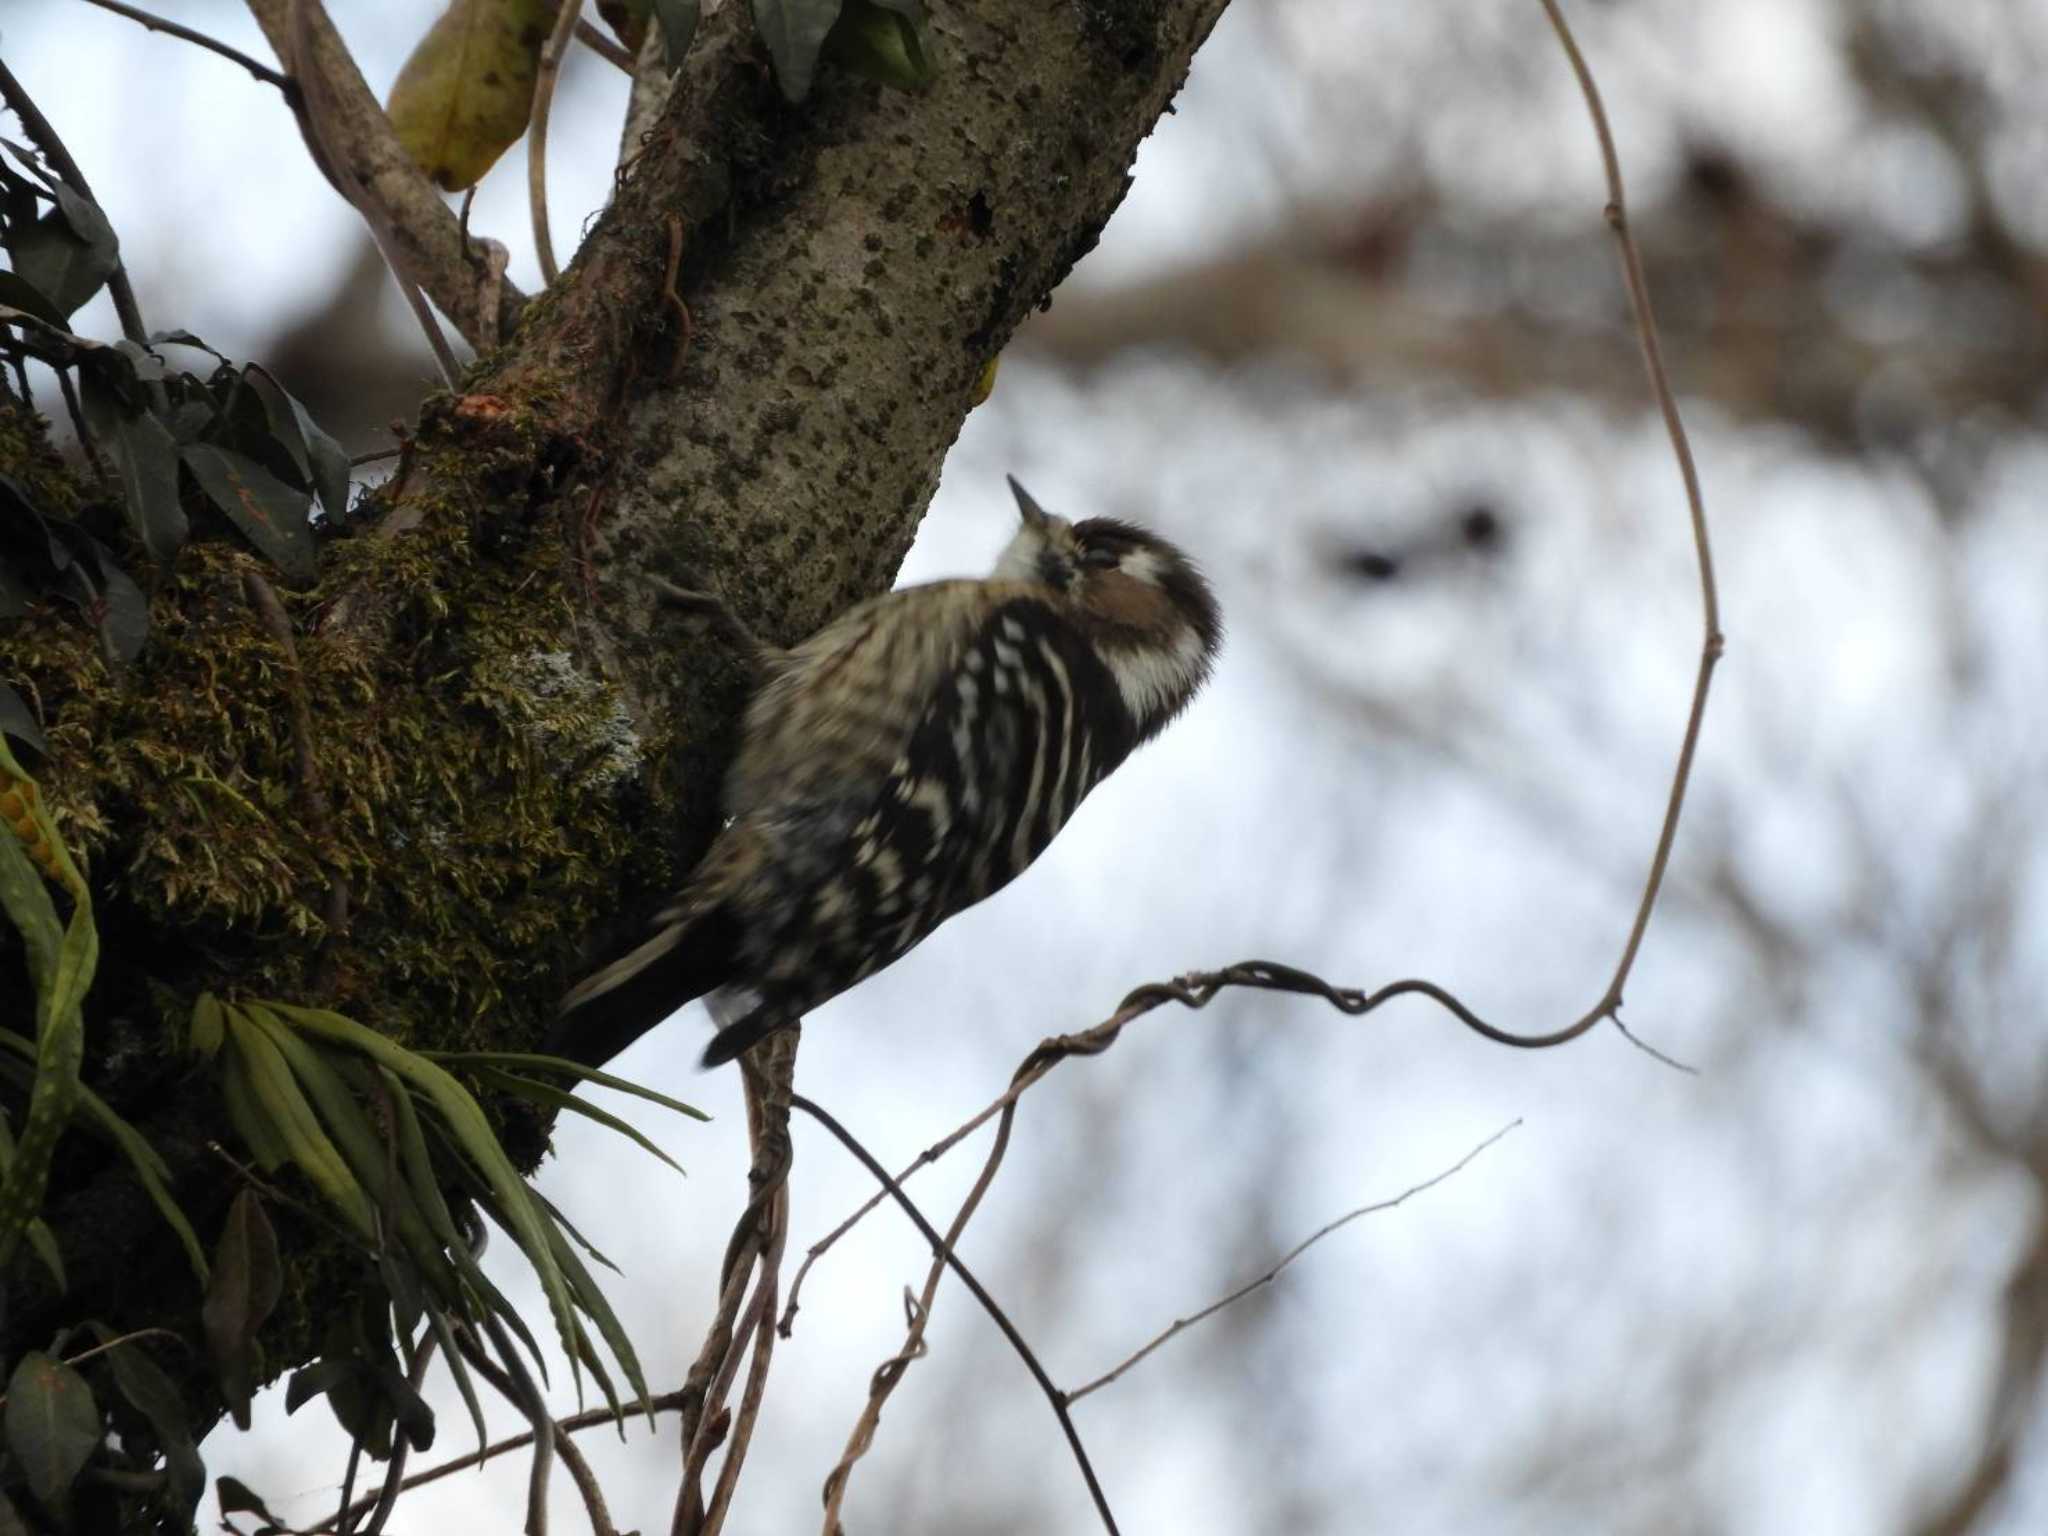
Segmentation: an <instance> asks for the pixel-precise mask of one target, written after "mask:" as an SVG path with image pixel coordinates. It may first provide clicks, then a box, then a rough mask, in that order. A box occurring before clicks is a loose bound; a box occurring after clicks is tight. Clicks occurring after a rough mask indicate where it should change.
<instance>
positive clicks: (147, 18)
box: [86, 0, 297, 98]
mask: <svg viewBox="0 0 2048 1536" xmlns="http://www.w3.org/2000/svg"><path fill="white" fill-rule="evenodd" d="M86 4H88V5H96V6H98V7H99V8H100V9H101V10H103V11H112V12H113V13H114V14H115V15H116V16H126V17H127V18H128V19H129V20H130V21H139V22H141V23H142V25H144V26H145V27H147V28H149V30H150V31H152V32H162V33H166V34H167V35H169V36H171V37H179V38H183V39H184V40H185V41H186V42H188V43H196V44H197V45H198V46H199V47H201V48H204V49H206V51H207V52H209V53H217V54H219V55H220V56H221V57H222V58H224V59H229V60H232V61H233V62H235V63H237V64H239V65H241V66H242V68H244V69H246V70H247V71H249V73H250V74H252V75H254V76H255V77H256V78H257V79H258V80H260V81H262V82H263V83H264V84H265V85H274V86H276V87H277V88H278V89H279V90H280V91H283V92H284V93H285V95H286V97H287V98H289V97H292V96H293V95H295V94H296V91H297V87H296V86H294V85H293V84H292V78H291V76H290V75H285V74H280V73H279V72H278V71H276V70H274V69H272V68H271V67H270V66H269V65H268V64H265V63H264V62H263V61H262V60H260V59H252V58H250V57H249V55H248V54H246V53H244V52H242V50H241V49H239V48H230V47H229V46H228V45H227V44H226V43H224V42H222V41H221V40H220V39H219V38H215V37H208V36H207V35H206V34H205V33H204V32H195V31H193V30H192V28H190V27H187V26H183V25H181V24H180V23H178V22H175V21H166V20H165V19H164V18H163V17H161V16H152V15H151V14H150V13H149V12H148V11H142V10H137V9H136V8H135V7H134V6H132V5H124V4H123V3H122V0H86Z"/></svg>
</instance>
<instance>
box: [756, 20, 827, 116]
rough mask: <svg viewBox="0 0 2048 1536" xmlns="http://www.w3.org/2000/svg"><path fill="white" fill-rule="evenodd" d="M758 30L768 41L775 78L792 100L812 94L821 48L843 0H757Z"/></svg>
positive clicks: (784, 94) (764, 40)
mask: <svg viewBox="0 0 2048 1536" xmlns="http://www.w3.org/2000/svg"><path fill="white" fill-rule="evenodd" d="M753 4H754V30H755V31H756V32H758V33H760V34H761V41H762V42H764V43H766V44H767V45H768V57H769V59H770V60H772V61H773V62H774V65H775V80H776V83H777V84H778V85H780V86H781V87H782V94H783V96H784V97H785V98H786V99H787V100H789V101H802V100H803V99H804V97H806V96H808V95H809V94H810V90H811V77H812V76H813V75H815V74H816V73H817V69H818V50H819V49H821V48H823V47H824V46H825V35H826V34H827V33H828V32H830V31H831V30H832V23H833V22H835V21H837V20H838V19H839V5H840V0H753Z"/></svg>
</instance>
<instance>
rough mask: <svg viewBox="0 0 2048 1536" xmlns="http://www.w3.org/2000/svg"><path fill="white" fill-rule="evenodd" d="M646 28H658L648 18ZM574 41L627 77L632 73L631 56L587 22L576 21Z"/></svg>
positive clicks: (651, 29) (653, 29)
mask: <svg viewBox="0 0 2048 1536" xmlns="http://www.w3.org/2000/svg"><path fill="white" fill-rule="evenodd" d="M647 27H648V30H649V31H657V30H659V29H658V28H656V27H655V25H654V20H653V18H652V17H649V18H648V22H647ZM576 41H577V42H579V43H581V44H582V45H583V46H584V47H586V48H588V49H589V50H590V51H591V52H592V53H594V54H596V55H597V56H598V57H599V58H601V59H603V60H604V61H605V62H606V63H608V64H611V65H614V66H616V67H617V68H619V69H621V70H624V71H625V72H626V73H627V74H629V75H630V74H632V73H633V55H631V54H630V53H628V52H626V50H625V49H623V48H621V47H620V46H619V45H618V44H617V43H615V42H613V41H612V40H611V39H610V38H608V37H606V36H605V35H604V34H603V33H602V32H600V31H598V29H597V28H596V27H594V26H592V25H591V24H590V23H589V22H587V21H583V20H580V19H579V20H578V21H577V23H576Z"/></svg>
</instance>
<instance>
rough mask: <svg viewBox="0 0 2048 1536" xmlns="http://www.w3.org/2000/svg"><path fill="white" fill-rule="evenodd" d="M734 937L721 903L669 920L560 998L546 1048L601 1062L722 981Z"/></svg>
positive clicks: (573, 1058) (595, 1063)
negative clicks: (634, 947)
mask: <svg viewBox="0 0 2048 1536" xmlns="http://www.w3.org/2000/svg"><path fill="white" fill-rule="evenodd" d="M737 937H738V933H737V929H736V926H735V925H734V923H733V922H732V920H731V918H730V917H728V916H727V915H726V913H725V911H724V909H723V908H717V907H714V908H713V909H712V910H711V911H709V912H705V913H701V914H700V913H692V914H690V915H689V916H688V917H683V918H678V919H677V920H675V921H672V922H669V923H667V924H664V925H663V926H662V927H661V928H660V929H658V930H657V931H656V932H655V934H654V936H653V937H652V938H650V939H648V940H647V941H646V942H645V943H644V944H642V945H640V946H639V947H638V948H637V949H634V950H633V951H631V952H630V953H628V954H626V955H622V956H621V957H620V958H618V959H617V960H614V961H613V962H612V963H611V964H610V965H607V966H606V967H604V969H602V970H600V971H597V972H595V973H594V974H592V975H590V976H588V977H586V978H585V979H584V980H583V981H581V982H579V983H578V984H577V985H576V986H575V987H574V988H573V989H572V990H571V991H570V992H569V994H568V996H566V997H564V998H563V999H562V1010H561V1013H560V1015H559V1016H558V1017H557V1018H556V1020H555V1025H554V1028H553V1029H551V1030H550V1031H549V1032H548V1038H547V1043H546V1045H545V1046H544V1047H543V1049H544V1050H546V1051H547V1052H548V1053H549V1054H550V1055H554V1056H566V1057H567V1058H568V1059H569V1060H571V1061H575V1062H580V1063H582V1064H583V1065H584V1066H587V1067H599V1066H603V1065H604V1063H606V1062H607V1061H610V1060H611V1059H612V1057H614V1056H616V1055H618V1054H619V1052H621V1051H623V1050H624V1049H625V1048H626V1047H627V1046H629V1045H631V1044H632V1043H633V1042H634V1041H635V1040H638V1039H639V1038H640V1037H641V1036H642V1035H644V1034H646V1033H647V1031H649V1030H650V1029H652V1028H654V1027H655V1026H656V1025H657V1024H660V1023H661V1022H662V1021H663V1020H665V1019H667V1018H668V1016H669V1015H670V1014H672V1013H674V1012H675V1011H676V1010H677V1009H678V1008H681V1007H682V1006H683V1005H684V1004H685V1003H688V1002H691V1001H693V1000H694V999H696V998H699V997H702V996H703V995H704V994H705V993H706V992H709V991H710V990H711V989H712V988H714V987H717V986H721V985H723V984H724V983H725V981H726V978H727V976H728V974H729V973H730V971H731V967H732V960H733V945H734V942H735V940H736V939H737Z"/></svg>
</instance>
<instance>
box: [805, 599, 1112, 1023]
mask: <svg viewBox="0 0 2048 1536" xmlns="http://www.w3.org/2000/svg"><path fill="white" fill-rule="evenodd" d="M1135 736H1136V733H1135V731H1134V729H1133V727H1132V724H1131V720H1130V716H1129V714H1128V713H1127V712H1126V710H1125V709H1124V706H1123V703H1122V700H1121V698H1120V697H1119V695H1118V693H1117V690H1116V686H1115V682H1114V680H1113V679H1112V678H1111V677H1110V675H1109V673H1108V670H1107V668H1105V667H1104V666H1103V664H1102V662H1101V660H1100V659H1099V658H1098V657H1097V656H1096V654H1095V652H1094V651H1093V650H1092V649H1091V648H1090V647H1089V646H1088V645H1087V644H1086V643H1085V642H1084V641H1083V640H1082V638H1081V637H1080V636H1079V635H1077V634H1075V633H1074V632H1073V630H1072V629H1071V628H1070V627H1069V626H1068V625H1066V624H1065V623H1063V622H1062V621H1061V620H1060V619H1059V618H1058V617H1057V616H1056V615H1055V614H1054V613H1053V611H1052V610H1051V609H1050V608H1049V607H1047V606H1046V605H1045V604H1044V603H1042V602H1039V601H1037V600H1035V599H1032V598H1023V597H1020V598H1015V599H1011V600H1009V601H1007V602H1005V603H1003V604H1002V605H1001V606H999V607H997V608H996V609H994V610H993V611H992V612H991V613H990V614H989V615H988V616H987V618H986V619H985V620H984V622H983V623H982V624H980V625H979V626H978V627H977V628H976V630H975V631H974V632H973V633H972V634H971V636H970V637H969V638H968V639H967V641H966V643H965V645H964V646H963V648H962V650H961V652H960V654H959V655H958V657H957V659H956V661H955V664H954V665H953V667H952V668H951V669H950V670H949V671H948V672H947V673H946V674H945V676H944V677H943V678H942V679H941V680H940V682H939V685H938V687H937V688H936V689H935V691H934V693H933V696H932V697H931V699H930V700H929V701H928V702H927V705H926V707H925V709H924V710H923V712H922V713H921V715H920V717H919V719H918V721H917V723H916V725H915V726H914V727H913V728H912V730H911V733H910V737H909V740H908V741H907V742H906V743H905V745H904V749H903V751H902V753H901V754H900V755H899V756H898V757H897V759H896V761H895V762H894V764H892V766H891V769H890V772H889V774H888V776H887V779H886V787H885V789H884V792H883V794H882V796H881V798H880V800H879V801H878V802H877V803H876V804H875V805H874V806H873V808H872V809H871V810H869V811H868V813H867V814H866V815H865V816H863V817H862V818H861V819H860V821H859V822H858V823H857V824H856V825H855V827H854V829H853V836H852V840H851V841H852V847H851V850H850V854H851V856H850V857H848V858H847V859H845V860H844V862H843V863H842V864H841V865H840V866H839V868H840V874H839V880H838V883H840V884H842V885H843V889H840V890H836V891H825V890H821V891H819V892H817V893H815V894H814V900H815V901H819V902H822V903H823V904H825V905H828V906H832V907H837V908H842V909H844V911H845V913H846V915H847V916H848V917H849V918H853V919H854V920H853V921H851V922H847V923H844V924H834V923H830V922H826V923H821V924H819V925H818V926H819V928H820V929H821V930H824V931H828V932H829V931H832V930H833V929H835V928H836V929H837V930H838V932H839V933H842V934H844V935H845V940H846V942H847V944H848V950H847V952H846V953H845V954H844V956H843V960H844V962H845V964H846V965H847V966H848V967H849V968H850V969H852V970H853V971H855V972H857V974H856V975H854V976H851V977H848V978H847V980H848V981H850V980H858V979H859V978H860V977H863V976H866V975H868V974H871V973H872V972H874V971H876V970H879V969H881V968H882V967H883V966H886V965H888V964H890V963H891V962H893V961H895V960H897V959H899V958H900V957H901V956H902V955H903V954H904V953H905V952H907V951H908V950H909V949H911V948H912V947H913V946H914V945H916V944H918V943H919V942H920V941H922V940H923V939H924V938H925V937H926V936H928V935H929V934H930V933H931V932H932V931H933V930H934V929H935V928H937V927H938V926H939V925H940V924H941V923H943V922H944V921H945V920H946V919H947V918H949V917H951V916H953V915H954V914H955V913H957V912H960V911H962V910H964V909H965V908H967V907H970V906H972V905H973V904H974V903H976V902H978V901H980V900H981V899H982V898H984V897H986V896H990V895H993V894H994V893H995V892H996V891H999V890H1001V889H1002V888H1003V887H1004V886H1005V885H1007V884H1009V882H1010V881H1011V880H1013V879H1015V878H1016V877H1017V876H1018V875H1019V874H1021V873H1023V871H1024V870H1025V868H1026V867H1027V866H1029V865H1030V863H1031V862H1032V860H1034V859H1036V858H1037V857H1038V855H1039V854H1040V853H1042V852H1044V851H1045V847H1046V845H1047V844H1048V843H1050V842H1051V841H1052V839H1053V837H1054V835H1055V834H1057V833H1058V832H1059V830H1060V828H1061V827H1063V826H1065V825H1066V823H1067V819H1068V818H1069V817H1070V816H1072V815H1073V813H1074V810H1075V808H1076V807H1077V806H1078V805H1079V804H1080V803H1081V800H1082V798H1083V797H1084V796H1086V795H1087V793H1088V791H1089V790H1091V789H1093V788H1094V787H1095V786H1096V785H1097V784H1099V783H1101V782H1102V780H1103V778H1104V777H1106V776H1107V775H1108V774H1109V772H1110V771H1111V770H1112V769H1113V768H1115V767H1116V766H1117V765H1118V764H1119V763H1121V762H1122V761H1123V760H1124V758H1125V757H1126V756H1127V755H1128V754H1129V753H1130V750H1131V748H1132V746H1133V744H1134V742H1135ZM815 911H816V909H815V908H814V912H815ZM855 914H858V917H855ZM817 915H820V916H822V915H825V914H823V913H818V914H817ZM814 920H815V918H814ZM821 958H822V957H821ZM835 958H836V957H835ZM822 968H823V969H824V970H827V971H832V970H836V969H837V967H836V966H834V965H833V964H831V963H829V962H828V963H827V964H825V965H824V966H823V967H822ZM842 984H845V983H844V982H842Z"/></svg>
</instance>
